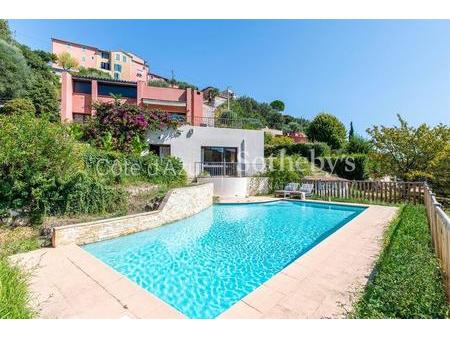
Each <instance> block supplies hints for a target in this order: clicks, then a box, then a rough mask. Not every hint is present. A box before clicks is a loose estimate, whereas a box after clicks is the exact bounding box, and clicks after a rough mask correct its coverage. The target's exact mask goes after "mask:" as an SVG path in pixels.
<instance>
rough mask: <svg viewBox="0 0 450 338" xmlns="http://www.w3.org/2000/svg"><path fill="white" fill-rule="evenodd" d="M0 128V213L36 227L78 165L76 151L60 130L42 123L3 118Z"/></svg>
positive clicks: (32, 119)
mask: <svg viewBox="0 0 450 338" xmlns="http://www.w3.org/2000/svg"><path fill="white" fill-rule="evenodd" d="M0 125H1V128H0V144H1V145H2V146H1V147H0V173H1V175H0V211H1V210H3V212H5V210H8V209H14V210H21V211H22V213H24V214H27V215H29V216H30V217H31V219H32V221H34V222H35V223H39V222H40V221H41V220H42V216H43V215H44V214H45V213H47V212H49V211H50V209H51V205H52V204H53V203H54V202H55V201H57V200H58V194H57V191H58V189H59V186H60V185H61V184H62V182H63V181H64V179H65V177H66V176H67V173H71V172H75V171H77V169H78V168H80V166H81V165H82V162H81V158H80V157H79V156H78V155H79V153H78V151H77V147H76V145H75V142H74V141H73V139H72V138H71V137H70V135H69V134H68V133H67V130H66V129H65V128H64V127H62V126H61V125H59V124H54V123H51V122H49V121H48V120H45V119H40V118H36V117H33V116H30V115H11V116H3V117H0ZM0 213H1V212H0Z"/></svg>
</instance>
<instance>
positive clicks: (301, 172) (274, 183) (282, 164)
mask: <svg viewBox="0 0 450 338" xmlns="http://www.w3.org/2000/svg"><path fill="white" fill-rule="evenodd" d="M310 174H311V165H310V163H309V162H308V160H307V159H306V158H304V157H300V156H297V155H294V156H278V157H273V158H269V170H268V171H267V173H266V174H264V176H267V177H268V178H269V188H270V190H271V191H272V192H273V191H274V190H276V189H283V188H284V187H285V186H286V184H288V183H290V182H300V181H301V179H302V178H303V177H305V176H307V175H310Z"/></svg>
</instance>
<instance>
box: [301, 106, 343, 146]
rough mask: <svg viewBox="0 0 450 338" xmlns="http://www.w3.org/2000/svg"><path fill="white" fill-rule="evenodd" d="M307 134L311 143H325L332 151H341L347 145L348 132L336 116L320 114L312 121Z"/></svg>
mask: <svg viewBox="0 0 450 338" xmlns="http://www.w3.org/2000/svg"><path fill="white" fill-rule="evenodd" d="M306 134H307V135H308V138H309V139H310V140H311V141H318V142H325V143H327V144H328V145H329V146H330V147H331V148H332V149H340V148H342V147H343V146H344V144H345V140H346V135H347V132H346V130H345V126H344V125H343V124H342V122H341V121H339V120H338V118H337V117H336V116H334V115H331V114H328V113H320V114H318V115H317V116H316V117H315V118H314V119H313V120H312V121H311V123H310V124H309V127H308V129H307V132H306Z"/></svg>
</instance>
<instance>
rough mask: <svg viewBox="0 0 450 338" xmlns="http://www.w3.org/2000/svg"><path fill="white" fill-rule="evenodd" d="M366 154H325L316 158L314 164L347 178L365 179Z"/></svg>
mask: <svg viewBox="0 0 450 338" xmlns="http://www.w3.org/2000/svg"><path fill="white" fill-rule="evenodd" d="M368 161H369V158H368V156H367V155H366V154H352V155H341V156H327V157H321V158H318V159H316V163H315V164H316V166H318V167H319V168H321V169H322V170H325V171H328V172H329V173H331V174H335V175H338V176H339V177H342V178H346V179H348V180H365V179H367V177H368Z"/></svg>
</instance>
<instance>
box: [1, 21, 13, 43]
mask: <svg viewBox="0 0 450 338" xmlns="http://www.w3.org/2000/svg"><path fill="white" fill-rule="evenodd" d="M0 39H3V40H5V41H6V42H8V43H11V42H12V41H13V38H12V34H11V31H10V30H9V25H8V21H7V20H4V19H0Z"/></svg>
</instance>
